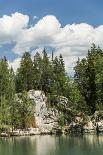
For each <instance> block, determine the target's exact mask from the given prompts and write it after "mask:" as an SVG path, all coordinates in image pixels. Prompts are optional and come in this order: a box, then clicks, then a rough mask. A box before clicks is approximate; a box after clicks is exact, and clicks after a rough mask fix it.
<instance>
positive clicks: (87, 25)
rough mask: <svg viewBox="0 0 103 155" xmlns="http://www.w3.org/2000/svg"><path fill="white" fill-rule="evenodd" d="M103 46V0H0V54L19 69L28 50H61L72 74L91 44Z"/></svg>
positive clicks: (57, 54)
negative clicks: (22, 57) (79, 59)
mask: <svg viewBox="0 0 103 155" xmlns="http://www.w3.org/2000/svg"><path fill="white" fill-rule="evenodd" d="M92 43H95V44H96V45H97V46H98V45H99V46H100V47H101V48H103V0H0V57H3V56H6V57H7V58H8V60H9V64H10V65H12V66H13V68H14V70H15V71H16V69H17V67H18V66H19V63H20V60H21V56H22V54H23V53H24V52H25V51H29V52H30V53H31V55H32V57H33V55H34V54H35V53H36V52H37V51H38V52H41V51H42V50H43V48H44V47H45V48H46V49H47V51H48V52H49V54H50V50H51V49H53V50H54V55H55V56H59V54H60V53H61V54H62V55H63V57H64V61H65V64H66V71H67V72H69V74H70V75H73V67H74V65H75V63H76V61H77V59H78V57H80V58H83V57H85V56H86V54H87V50H88V49H89V48H90V46H91V44H92Z"/></svg>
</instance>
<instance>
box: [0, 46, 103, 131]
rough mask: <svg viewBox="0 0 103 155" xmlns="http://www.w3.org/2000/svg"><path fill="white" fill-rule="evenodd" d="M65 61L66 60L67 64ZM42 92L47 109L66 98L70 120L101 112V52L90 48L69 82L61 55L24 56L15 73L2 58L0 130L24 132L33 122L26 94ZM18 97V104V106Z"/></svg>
mask: <svg viewBox="0 0 103 155" xmlns="http://www.w3.org/2000/svg"><path fill="white" fill-rule="evenodd" d="M68 61H69V60H68ZM32 89H34V90H42V91H43V92H44V93H45V94H46V96H47V98H48V103H47V104H48V105H47V106H48V107H49V106H53V107H55V108H57V107H56V101H57V99H58V98H59V96H64V97H66V98H68V100H69V104H70V108H71V109H72V111H73V114H72V116H74V114H76V113H78V112H83V113H85V114H87V115H92V114H93V113H94V112H95V111H96V110H102V109H103V50H102V49H100V47H97V46H96V45H95V44H93V45H92V47H91V48H90V50H88V54H87V56H86V57H85V58H83V59H81V60H80V59H79V58H78V61H77V62H76V65H75V67H74V78H73V79H71V78H70V77H69V74H68V73H67V72H66V70H65V63H64V60H63V57H62V55H61V54H60V56H59V57H54V56H53V52H52V58H51V59H50V58H49V57H48V54H47V52H46V49H44V50H43V52H42V55H41V54H39V53H38V52H37V53H36V54H35V56H34V58H33V59H32V58H31V55H30V53H29V52H25V53H24V54H23V56H22V58H21V62H20V67H19V68H18V69H17V71H16V73H15V72H14V71H13V68H12V67H11V68H10V67H9V64H8V60H7V59H6V57H4V58H1V59H0V129H2V128H4V127H7V126H10V127H12V128H17V127H19V128H25V127H26V124H27V122H28V123H29V122H31V121H32V120H33V119H34V118H33V110H32V109H33V107H32V106H33V105H32V103H31V100H30V99H29V98H28V91H29V90H32ZM17 94H19V96H20V98H21V100H22V102H18V100H17Z"/></svg>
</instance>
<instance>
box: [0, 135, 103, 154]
mask: <svg viewBox="0 0 103 155" xmlns="http://www.w3.org/2000/svg"><path fill="white" fill-rule="evenodd" d="M0 155H103V136H96V135H87V136H50V135H45V136H39V135H38V136H33V137H15V138H0Z"/></svg>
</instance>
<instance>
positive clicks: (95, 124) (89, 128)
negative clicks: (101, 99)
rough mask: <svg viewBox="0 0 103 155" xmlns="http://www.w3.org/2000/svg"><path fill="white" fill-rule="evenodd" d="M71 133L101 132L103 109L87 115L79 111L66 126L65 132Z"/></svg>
mask: <svg viewBox="0 0 103 155" xmlns="http://www.w3.org/2000/svg"><path fill="white" fill-rule="evenodd" d="M67 131H68V132H72V133H83V134H85V133H89V134H94V133H101V132H103V111H96V112H95V113H94V115H92V116H87V115H84V114H83V113H79V114H78V115H77V116H76V117H75V119H74V121H73V122H71V123H70V124H69V126H68V128H66V132H67Z"/></svg>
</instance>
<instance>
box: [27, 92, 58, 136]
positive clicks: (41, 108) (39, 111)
mask: <svg viewBox="0 0 103 155" xmlns="http://www.w3.org/2000/svg"><path fill="white" fill-rule="evenodd" d="M28 94H29V97H30V99H31V100H32V103H33V105H34V116H35V122H36V126H37V128H39V131H40V133H41V134H43V133H44V134H45V133H48V134H49V133H53V132H56V130H58V129H59V128H60V127H59V124H58V111H57V109H54V108H48V107H47V97H46V96H45V94H44V93H43V92H42V91H35V90H30V91H29V92H28Z"/></svg>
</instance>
